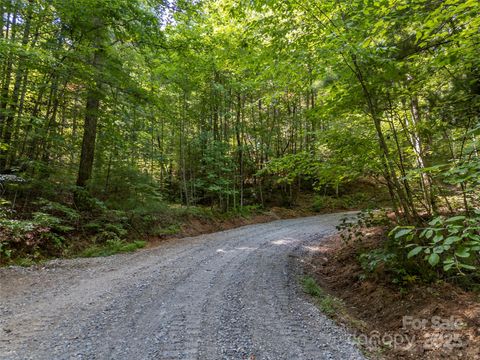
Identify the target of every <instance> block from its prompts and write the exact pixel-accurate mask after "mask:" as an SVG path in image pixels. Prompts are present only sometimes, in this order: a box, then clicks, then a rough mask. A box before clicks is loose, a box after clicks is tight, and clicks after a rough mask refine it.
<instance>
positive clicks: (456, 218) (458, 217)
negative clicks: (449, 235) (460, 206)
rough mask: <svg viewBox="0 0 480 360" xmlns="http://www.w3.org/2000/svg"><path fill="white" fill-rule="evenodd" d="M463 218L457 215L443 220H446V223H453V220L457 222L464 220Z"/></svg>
mask: <svg viewBox="0 0 480 360" xmlns="http://www.w3.org/2000/svg"><path fill="white" fill-rule="evenodd" d="M465 219H466V217H465V216H463V215H459V216H454V217H451V218H449V219H447V220H445V222H447V223H454V222H458V221H463V220H465Z"/></svg>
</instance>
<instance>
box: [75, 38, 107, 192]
mask: <svg viewBox="0 0 480 360" xmlns="http://www.w3.org/2000/svg"><path fill="white" fill-rule="evenodd" d="M102 60H103V50H102V48H101V47H100V44H97V48H96V49H95V52H94V54H93V60H92V66H93V67H94V68H95V69H96V70H97V71H98V72H97V74H100V71H99V70H100V68H101V63H102ZM100 87H101V84H100V82H99V81H96V82H95V83H93V84H91V86H90V88H89V90H88V93H87V104H86V109H85V122H84V125H83V138H82V152H81V154H80V166H79V169H78V177H77V186H80V187H85V186H86V185H87V181H88V180H90V178H91V177H92V169H93V160H94V157H95V141H96V137H97V122H98V115H99V110H100V96H101V90H100Z"/></svg>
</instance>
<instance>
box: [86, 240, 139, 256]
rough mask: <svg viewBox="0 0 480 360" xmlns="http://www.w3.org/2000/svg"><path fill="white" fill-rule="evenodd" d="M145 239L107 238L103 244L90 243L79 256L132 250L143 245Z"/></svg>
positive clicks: (103, 254)
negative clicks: (124, 239) (129, 240)
mask: <svg viewBox="0 0 480 360" xmlns="http://www.w3.org/2000/svg"><path fill="white" fill-rule="evenodd" d="M145 245H146V241H142V240H136V241H134V242H125V241H122V240H109V241H107V242H106V243H105V244H104V245H97V244H95V245H92V246H89V247H88V248H86V249H85V250H83V251H82V253H81V254H80V255H79V256H80V257H101V256H110V255H114V254H119V253H126V252H132V251H135V250H137V249H141V248H143V247H145Z"/></svg>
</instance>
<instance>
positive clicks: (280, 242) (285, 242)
mask: <svg viewBox="0 0 480 360" xmlns="http://www.w3.org/2000/svg"><path fill="white" fill-rule="evenodd" d="M296 242H298V240H297V239H293V238H285V239H279V240H274V241H272V244H273V245H289V244H293V243H296Z"/></svg>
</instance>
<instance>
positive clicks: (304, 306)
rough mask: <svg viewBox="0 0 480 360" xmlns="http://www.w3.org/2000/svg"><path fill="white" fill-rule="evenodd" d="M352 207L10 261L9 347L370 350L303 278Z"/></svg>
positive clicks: (59, 355)
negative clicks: (155, 241)
mask: <svg viewBox="0 0 480 360" xmlns="http://www.w3.org/2000/svg"><path fill="white" fill-rule="evenodd" d="M341 216H342V215H338V214H331V215H322V216H316V217H308V218H301V219H294V220H281V221H274V222H271V223H268V224H258V225H250V226H244V227H241V228H237V229H234V230H229V231H223V232H219V233H215V234H210V235H204V236H198V237H193V238H186V239H181V240H170V241H166V242H165V243H164V244H162V245H161V246H159V247H158V248H155V249H148V250H143V251H139V252H136V253H133V254H124V255H116V256H111V257H108V258H95V259H75V260H56V261H52V262H49V263H48V264H46V265H42V266H38V267H32V268H17V267H14V268H3V269H0V358H1V359H202V360H203V359H256V360H260V359H272V360H280V359H289V360H295V359H322V360H323V359H343V360H350V359H362V358H363V357H362V356H361V354H360V352H359V351H358V350H357V348H356V347H355V346H354V345H353V342H352V341H350V340H349V336H348V334H347V333H346V332H345V331H344V330H343V329H341V328H339V327H337V326H336V325H334V324H333V323H332V322H331V321H330V320H329V319H327V318H326V317H325V316H324V315H322V314H321V313H320V312H319V311H318V310H317V308H316V307H315V306H314V305H313V304H312V303H311V302H310V301H309V299H308V298H307V297H306V296H305V295H304V294H303V292H302V289H301V287H300V285H299V279H300V278H301V276H302V266H301V259H302V257H303V256H305V255H307V253H308V251H314V250H315V246H319V245H321V239H322V237H323V236H324V235H326V234H329V233H331V232H332V231H335V225H336V224H337V223H338V221H339V219H340V217H341Z"/></svg>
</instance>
